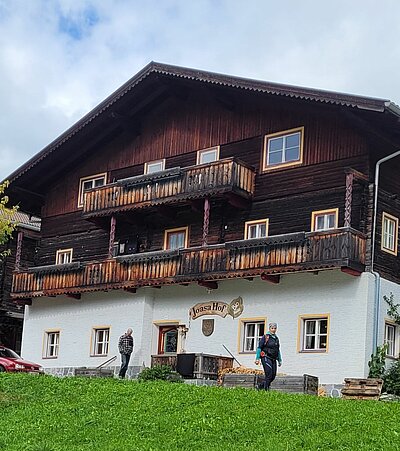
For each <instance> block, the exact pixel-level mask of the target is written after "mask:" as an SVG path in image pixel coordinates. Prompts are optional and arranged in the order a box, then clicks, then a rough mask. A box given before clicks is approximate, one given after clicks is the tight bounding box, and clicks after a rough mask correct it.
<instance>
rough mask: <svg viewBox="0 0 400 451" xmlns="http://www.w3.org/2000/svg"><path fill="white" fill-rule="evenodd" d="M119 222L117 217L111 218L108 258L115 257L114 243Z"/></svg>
mask: <svg viewBox="0 0 400 451" xmlns="http://www.w3.org/2000/svg"><path fill="white" fill-rule="evenodd" d="M116 224H117V220H116V218H115V216H114V215H113V216H111V221H110V236H109V240H108V258H112V257H113V251H114V241H115V228H116Z"/></svg>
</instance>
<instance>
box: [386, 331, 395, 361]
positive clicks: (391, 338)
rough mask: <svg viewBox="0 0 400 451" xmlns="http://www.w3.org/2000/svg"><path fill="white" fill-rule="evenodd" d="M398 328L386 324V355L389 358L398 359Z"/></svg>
mask: <svg viewBox="0 0 400 451" xmlns="http://www.w3.org/2000/svg"><path fill="white" fill-rule="evenodd" d="M396 335H397V326H396V325H394V324H390V323H385V343H387V346H388V348H387V351H386V355H387V356H388V357H394V358H396V357H397V354H398V352H397V337H396Z"/></svg>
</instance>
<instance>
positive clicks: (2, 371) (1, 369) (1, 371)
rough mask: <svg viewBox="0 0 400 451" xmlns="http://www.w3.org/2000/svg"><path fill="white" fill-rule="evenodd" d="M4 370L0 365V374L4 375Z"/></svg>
mask: <svg viewBox="0 0 400 451" xmlns="http://www.w3.org/2000/svg"><path fill="white" fill-rule="evenodd" d="M5 370H6V369H5V368H4V366H1V365H0V373H4V371H5Z"/></svg>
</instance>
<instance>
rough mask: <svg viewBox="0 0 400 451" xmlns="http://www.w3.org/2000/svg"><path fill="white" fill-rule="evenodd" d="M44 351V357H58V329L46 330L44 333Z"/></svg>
mask: <svg viewBox="0 0 400 451" xmlns="http://www.w3.org/2000/svg"><path fill="white" fill-rule="evenodd" d="M44 340H45V342H44V353H43V358H45V359H56V358H57V357H58V350H59V346H60V331H59V330H52V331H50V330H49V331H46V332H45V335H44Z"/></svg>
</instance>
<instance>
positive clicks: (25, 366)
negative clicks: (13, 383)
mask: <svg viewBox="0 0 400 451" xmlns="http://www.w3.org/2000/svg"><path fill="white" fill-rule="evenodd" d="M4 371H6V372H7V373H17V372H18V373H43V368H42V367H41V366H40V365H38V364H37V363H32V362H28V361H27V360H24V359H22V358H21V357H20V356H19V355H18V354H17V353H15V352H14V351H12V350H11V349H8V348H5V347H4V346H0V373H1V372H4Z"/></svg>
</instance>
